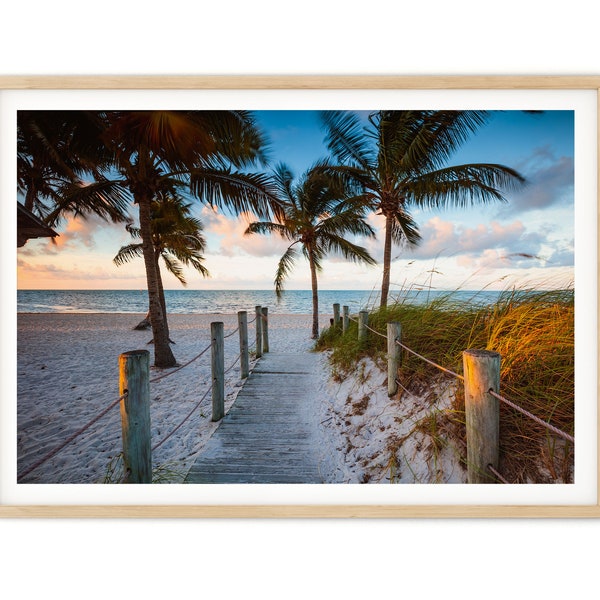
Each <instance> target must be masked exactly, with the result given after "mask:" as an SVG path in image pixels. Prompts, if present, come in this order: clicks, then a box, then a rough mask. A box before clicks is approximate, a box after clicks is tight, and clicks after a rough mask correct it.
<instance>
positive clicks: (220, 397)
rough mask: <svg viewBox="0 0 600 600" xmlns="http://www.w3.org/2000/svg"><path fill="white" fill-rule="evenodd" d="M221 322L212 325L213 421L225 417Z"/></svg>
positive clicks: (223, 351) (222, 326)
mask: <svg viewBox="0 0 600 600" xmlns="http://www.w3.org/2000/svg"><path fill="white" fill-rule="evenodd" d="M223 328H224V325H223V323H222V322H221V321H217V322H215V323H211V324H210V336H211V371H212V420H213V421H220V420H221V419H222V418H223V417H224V416H225V342H224V340H225V337H224V334H223Z"/></svg>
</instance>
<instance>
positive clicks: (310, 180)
mask: <svg viewBox="0 0 600 600" xmlns="http://www.w3.org/2000/svg"><path fill="white" fill-rule="evenodd" d="M274 178H275V181H276V184H277V188H278V190H279V194H280V204H281V207H282V208H283V214H281V215H280V216H279V218H278V219H277V220H276V221H275V222H272V221H271V222H267V221H257V222H254V223H250V225H249V226H248V229H247V230H246V232H245V233H246V235H249V234H253V233H263V234H269V233H276V234H278V235H280V236H281V237H282V238H283V239H285V240H288V241H290V242H291V244H290V245H289V246H288V248H287V250H286V251H285V252H284V254H283V256H282V257H281V258H280V260H279V264H278V266H277V272H276V274H275V292H276V294H277V297H278V298H280V297H281V295H282V293H283V286H284V282H285V280H286V278H287V277H288V276H289V274H290V273H291V271H292V268H293V266H294V263H295V261H296V259H297V258H298V254H299V253H298V246H300V247H301V248H302V254H303V255H304V257H305V258H306V259H307V260H308V264H309V268H310V276H311V287H312V308H313V315H312V317H313V318H312V337H313V338H317V337H318V335H319V298H318V284H317V275H318V273H319V272H320V271H321V270H322V268H323V259H324V258H325V256H326V255H327V254H329V253H330V252H335V253H338V254H341V255H342V256H343V257H344V258H346V259H348V260H351V261H354V262H363V263H366V264H370V265H373V264H376V262H375V260H374V259H373V258H372V257H371V256H370V255H369V253H368V252H367V250H366V249H365V248H363V247H362V246H358V245H357V244H355V243H353V242H351V241H349V240H348V239H347V237H346V236H363V237H373V236H374V235H375V232H374V231H373V229H372V227H371V226H370V225H369V224H368V223H366V222H365V221H364V220H363V216H364V214H363V212H364V211H363V206H362V204H357V203H356V202H355V201H354V199H353V198H350V197H347V196H346V194H345V193H344V190H343V189H342V188H341V187H340V186H339V185H337V182H335V181H333V180H332V179H331V178H329V177H327V175H325V174H324V173H323V172H322V171H321V170H320V167H318V166H316V167H315V168H313V169H310V170H309V171H307V172H306V173H305V174H304V176H303V177H302V178H301V179H300V181H299V182H297V183H296V184H294V176H293V174H292V172H291V171H290V169H289V168H288V167H287V166H286V165H283V164H280V165H278V166H277V167H276V169H275V175H274Z"/></svg>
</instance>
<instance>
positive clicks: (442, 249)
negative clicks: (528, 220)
mask: <svg viewBox="0 0 600 600" xmlns="http://www.w3.org/2000/svg"><path fill="white" fill-rule="evenodd" d="M421 235H422V240H423V241H422V243H421V245H420V246H418V247H417V248H415V249H410V250H407V251H406V255H408V256H410V258H413V259H419V260H426V259H434V258H437V257H440V256H455V257H456V259H457V264H459V265H460V266H464V267H481V266H486V267H490V268H491V267H507V266H510V267H516V268H520V267H523V268H526V267H531V266H532V264H539V263H540V262H541V263H542V264H546V263H548V261H549V260H550V259H552V258H553V255H554V253H555V252H556V251H557V250H558V249H559V246H560V243H559V242H557V243H556V245H552V244H551V243H550V242H549V241H548V238H547V236H546V235H545V234H544V233H543V232H529V231H527V228H526V227H525V225H524V224H523V223H522V222H521V221H519V220H516V221H513V222H512V223H509V224H506V225H504V224H501V223H499V222H497V221H492V222H491V223H489V224H483V223H480V224H478V225H475V226H474V227H466V226H464V225H462V224H456V223H453V222H451V221H443V220H442V219H441V218H440V217H437V216H436V217H433V218H432V219H430V220H429V221H428V222H427V223H425V225H424V226H423V227H421ZM563 261H564V262H563ZM550 262H551V263H552V265H554V264H555V262H554V261H553V260H551V261H550ZM561 264H569V263H568V258H567V254H565V255H564V256H563V257H562V258H561ZM570 264H572V262H571V263H570Z"/></svg>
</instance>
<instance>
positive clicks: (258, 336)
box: [254, 306, 262, 358]
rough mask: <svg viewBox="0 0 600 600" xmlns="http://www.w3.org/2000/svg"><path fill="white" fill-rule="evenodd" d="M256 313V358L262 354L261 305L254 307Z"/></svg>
mask: <svg viewBox="0 0 600 600" xmlns="http://www.w3.org/2000/svg"><path fill="white" fill-rule="evenodd" d="M254 311H255V313H256V321H255V323H256V358H260V357H261V356H262V306H256V307H254Z"/></svg>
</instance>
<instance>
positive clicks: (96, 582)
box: [0, 0, 600, 600]
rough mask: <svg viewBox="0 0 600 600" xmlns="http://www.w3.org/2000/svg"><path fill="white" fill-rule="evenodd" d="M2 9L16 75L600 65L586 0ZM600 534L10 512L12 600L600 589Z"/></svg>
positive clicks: (533, 527)
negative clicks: (18, 516)
mask: <svg viewBox="0 0 600 600" xmlns="http://www.w3.org/2000/svg"><path fill="white" fill-rule="evenodd" d="M9 4H14V6H8V5H9ZM84 6H85V7H86V8H83V7H84ZM9 9H10V10H9ZM3 12H4V14H3V16H2V26H1V27H2V31H1V35H0V74H1V75H12V74H14V75H24V74H59V75H60V74H69V75H77V74H124V75H126V74H157V75H160V74H200V75H201V74H226V75H236V74H292V75H303V74H356V75H368V74H389V75H403V74H408V75H440V74H442V75H486V74H489V75H544V74H548V75H600V55H599V53H598V48H597V18H596V15H595V10H594V4H593V3H590V2H584V1H583V0H573V1H572V2H569V3H568V4H565V3H558V2H555V1H553V0H546V1H545V2H541V1H537V0H533V1H530V2H523V1H522V0H519V1H517V0H504V1H503V2H495V3H482V2H481V1H476V0H473V1H469V0H454V1H453V2H447V1H444V0H435V1H431V0H419V1H418V2H410V3H405V2H403V1H402V0H397V1H396V2H386V1H383V0H370V1H369V2H364V1H361V2H358V1H356V0H345V1H343V2H342V1H340V0H330V2H328V3H327V2H324V1H323V0H319V1H317V0H304V2H302V3H297V4H294V3H283V2H271V1H263V0H257V1H254V2H247V1H246V2H243V1H241V0H236V1H225V2H221V3H218V4H217V3H214V5H213V4H212V3H210V4H209V3H203V2H197V3H193V2H184V1H182V0H171V1H170V2H166V3H165V2H155V1H153V0H147V1H145V2H139V1H134V0H131V1H130V2H128V3H126V2H124V1H123V0H119V1H118V2H116V1H114V0H106V1H104V2H102V3H97V4H88V3H85V4H84V3H80V2H71V1H68V0H56V1H54V2H39V1H35V2H22V3H16V2H15V3H12V2H11V3H6V4H5V5H4V11H3ZM4 293H6V292H4ZM599 534H600V524H599V522H598V521H596V520H594V521H589V520H572V521H569V520H561V521H550V520H538V521H533V520H532V521H518V520H509V521H503V520H458V521H456V520H455V521H451V520H448V521H439V520H431V521H426V520H408V521H379V520H378V521H366V520H365V521H323V520H321V521H319V520H314V521H280V520H274V521H252V520H241V521H224V520H218V521H208V520H206V521H201V520H193V521H189V520H181V521H178V520H164V521H150V520H141V521H125V520H108V521H106V520H97V521H94V520H87V521H86V520H47V521H45V520H5V521H2V522H0V540H1V541H0V590H1V592H0V593H2V595H3V597H6V598H13V597H15V598H17V597H18V598H29V597H31V598H34V597H40V598H49V599H54V598H62V599H70V598H77V599H80V598H92V599H93V598H105V597H111V598H125V597H128V596H131V595H133V594H135V597H137V598H144V599H153V598H174V599H175V598H176V599H179V598H188V597H190V598H196V597H200V598H202V597H208V596H212V597H217V598H255V597H256V598H259V597H260V598H261V599H269V598H277V599H280V598H285V599H286V600H287V599H288V598H305V597H306V598H313V597H314V598H323V597H330V598H344V599H346V598H348V599H351V598H369V599H376V598H381V597H386V598H387V597H406V598H411V597H413V596H417V595H418V597H421V598H432V597H443V598H461V599H469V598H482V597H484V598H506V597H510V598H513V597H514V598H519V599H520V598H527V597H532V598H533V597H535V598H540V597H541V598H544V599H545V600H549V599H553V598H575V599H579V598H591V597H597V594H598V582H597V577H596V570H597V552H595V551H594V550H595V548H596V547H597V540H598V537H599Z"/></svg>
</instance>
